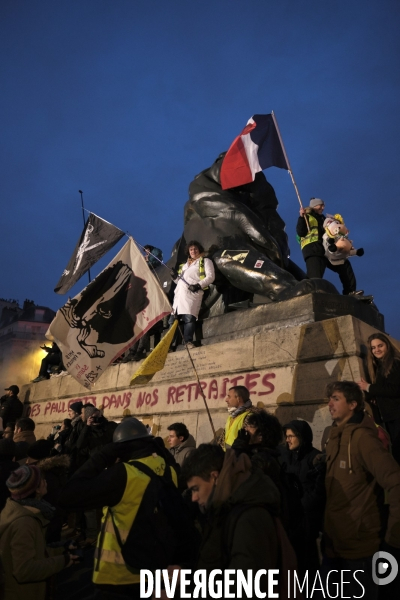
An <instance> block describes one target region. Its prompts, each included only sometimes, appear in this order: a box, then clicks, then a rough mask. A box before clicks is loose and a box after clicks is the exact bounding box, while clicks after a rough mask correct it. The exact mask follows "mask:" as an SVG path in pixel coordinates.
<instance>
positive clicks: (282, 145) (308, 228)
mask: <svg viewBox="0 0 400 600" xmlns="http://www.w3.org/2000/svg"><path fill="white" fill-rule="evenodd" d="M271 116H272V119H273V121H274V124H275V129H276V133H277V134H278V138H279V141H280V143H281V148H282V152H283V155H284V157H285V160H286V164H287V166H288V167H289V168H288V173H289V175H290V178H291V180H292V183H293V186H294V189H295V192H296V195H297V199H298V201H299V204H300V208H301V209H302V210H304V206H303V203H302V201H301V198H300V193H299V190H298V187H297V184H296V181H295V179H294V176H293V173H292V167H291V166H290V162H289V158H288V155H287V154H286V149H285V146H284V144H283V140H282V136H281V132H280V130H279V126H278V121H277V120H276V117H275V113H274V111H273V110H272V111H271ZM303 216H304V220H305V222H306V225H307V230H308V233H310V225H309V224H308V219H307V217H306V215H303Z"/></svg>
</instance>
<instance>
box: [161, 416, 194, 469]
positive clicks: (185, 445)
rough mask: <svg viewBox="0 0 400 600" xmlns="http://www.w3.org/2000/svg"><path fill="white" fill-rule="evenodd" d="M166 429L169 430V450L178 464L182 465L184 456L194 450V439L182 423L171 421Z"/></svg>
mask: <svg viewBox="0 0 400 600" xmlns="http://www.w3.org/2000/svg"><path fill="white" fill-rule="evenodd" d="M167 429H168V431H169V435H168V443H169V451H170V452H171V454H172V456H173V457H174V459H175V460H176V462H177V463H178V465H179V466H180V467H182V465H183V463H184V462H185V460H186V458H187V457H188V456H190V454H191V453H192V452H193V450H195V448H196V440H195V439H194V437H193V436H192V435H191V434H190V433H189V431H188V428H187V427H186V425H185V424H184V423H172V425H169V427H167Z"/></svg>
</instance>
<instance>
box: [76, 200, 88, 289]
mask: <svg viewBox="0 0 400 600" xmlns="http://www.w3.org/2000/svg"><path fill="white" fill-rule="evenodd" d="M78 192H79V193H80V195H81V205H82V217H83V228H84V229H85V226H86V221H85V207H84V205H83V192H82V190H78ZM88 277H89V283H90V282H91V277H90V269H88Z"/></svg>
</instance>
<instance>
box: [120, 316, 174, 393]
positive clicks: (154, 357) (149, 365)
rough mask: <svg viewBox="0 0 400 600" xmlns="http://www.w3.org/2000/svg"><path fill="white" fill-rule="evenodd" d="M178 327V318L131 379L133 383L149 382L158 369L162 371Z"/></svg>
mask: <svg viewBox="0 0 400 600" xmlns="http://www.w3.org/2000/svg"><path fill="white" fill-rule="evenodd" d="M177 327H178V321H177V320H176V321H175V322H174V324H173V325H172V327H171V329H170V330H169V331H168V333H167V334H166V335H165V336H164V337H163V339H162V340H161V342H160V343H159V344H157V346H156V347H155V348H154V350H153V352H151V354H149V356H148V357H147V358H145V360H144V361H143V362H142V364H141V365H140V367H139V368H138V370H137V371H136V373H135V374H134V375H133V377H132V379H131V385H143V384H145V383H149V381H151V379H152V378H153V376H154V375H155V374H156V373H157V371H161V370H162V369H163V368H164V365H165V361H166V360H167V355H168V350H169V347H170V345H171V343H172V340H173V339H174V335H175V331H176V328H177Z"/></svg>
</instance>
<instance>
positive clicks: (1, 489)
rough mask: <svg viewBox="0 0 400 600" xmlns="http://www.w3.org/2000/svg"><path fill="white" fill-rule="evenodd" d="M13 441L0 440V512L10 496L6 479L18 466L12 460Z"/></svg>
mask: <svg viewBox="0 0 400 600" xmlns="http://www.w3.org/2000/svg"><path fill="white" fill-rule="evenodd" d="M15 450H16V448H15V443H14V442H13V441H12V440H0V512H1V511H2V510H3V508H4V506H5V504H6V500H7V498H9V496H10V492H9V489H8V487H7V486H6V481H7V479H8V478H9V477H10V475H11V473H12V471H15V470H16V469H18V468H19V466H20V465H19V463H17V462H16V461H15V460H14V457H15Z"/></svg>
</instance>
